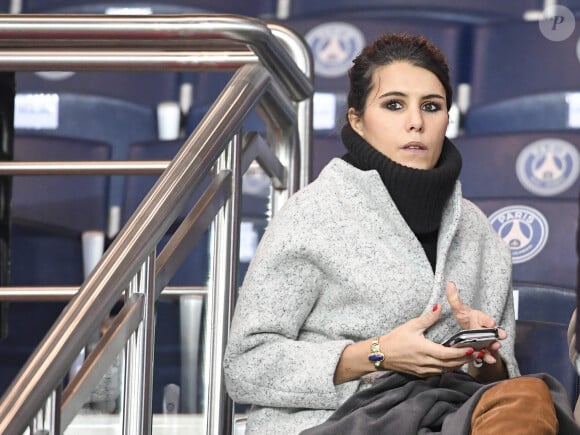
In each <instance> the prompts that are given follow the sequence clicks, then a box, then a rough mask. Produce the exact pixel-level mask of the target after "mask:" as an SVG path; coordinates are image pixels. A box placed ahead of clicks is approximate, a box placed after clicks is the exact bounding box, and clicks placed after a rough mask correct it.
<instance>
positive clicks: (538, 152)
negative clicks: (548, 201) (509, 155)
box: [516, 138, 580, 196]
mask: <svg viewBox="0 0 580 435" xmlns="http://www.w3.org/2000/svg"><path fill="white" fill-rule="evenodd" d="M579 167H580V157H579V155H578V150H577V149H576V147H575V146H574V145H573V144H571V143H569V142H566V141H564V140H561V139H556V138H545V139H540V140H537V141H535V142H532V143H530V144H529V145H527V146H526V147H525V148H524V149H523V150H522V151H521V152H520V154H519V155H518V158H517V160H516V174H517V177H518V180H519V181H520V183H521V184H522V186H524V188H525V189H527V190H528V191H530V192H532V193H534V194H536V195H540V196H554V195H558V194H560V193H562V192H564V191H566V190H567V189H569V188H570V187H572V186H573V185H574V183H575V182H576V179H577V178H578V173H579Z"/></svg>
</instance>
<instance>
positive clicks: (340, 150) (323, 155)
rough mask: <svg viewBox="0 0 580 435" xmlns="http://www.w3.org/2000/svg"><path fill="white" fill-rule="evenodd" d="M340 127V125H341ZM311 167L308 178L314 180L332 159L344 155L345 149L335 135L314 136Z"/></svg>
mask: <svg viewBox="0 0 580 435" xmlns="http://www.w3.org/2000/svg"><path fill="white" fill-rule="evenodd" d="M341 125H342V124H341ZM311 154H312V160H311V162H312V167H311V171H310V178H311V180H314V179H315V178H316V177H318V175H319V174H320V171H321V170H322V168H324V166H326V164H327V163H328V162H330V160H332V159H333V158H334V157H341V156H343V155H344V154H346V148H345V147H344V145H343V144H342V141H341V140H340V137H339V136H337V135H330V134H327V135H316V136H314V137H313V138H312V153H311Z"/></svg>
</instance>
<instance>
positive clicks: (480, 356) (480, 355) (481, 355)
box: [476, 350, 485, 358]
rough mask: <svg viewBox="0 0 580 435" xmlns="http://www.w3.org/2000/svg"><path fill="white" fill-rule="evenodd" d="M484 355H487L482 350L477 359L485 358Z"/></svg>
mask: <svg viewBox="0 0 580 435" xmlns="http://www.w3.org/2000/svg"><path fill="white" fill-rule="evenodd" d="M483 355H485V352H484V351H483V350H480V351H479V353H478V354H477V356H476V358H483Z"/></svg>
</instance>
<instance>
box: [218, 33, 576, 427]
mask: <svg viewBox="0 0 580 435" xmlns="http://www.w3.org/2000/svg"><path fill="white" fill-rule="evenodd" d="M349 77H350V83H351V88H350V92H349V96H348V105H349V109H348V113H347V123H346V125H345V127H344V128H343V130H342V140H343V143H344V145H345V146H346V148H347V150H348V152H347V154H346V155H345V156H343V158H342V159H338V158H336V159H333V160H332V161H331V162H330V163H329V164H328V165H327V166H326V167H325V168H324V170H323V171H322V172H321V174H320V175H319V177H318V178H317V179H316V180H315V181H314V182H312V183H311V184H310V185H309V186H307V187H306V188H304V189H303V190H301V191H300V192H298V193H296V194H295V195H294V196H293V197H292V198H290V200H289V201H288V202H287V203H286V205H285V206H284V207H283V209H282V210H281V211H280V212H278V214H277V215H276V218H275V219H274V220H273V221H272V223H271V224H270V226H269V228H268V229H267V231H266V233H265V235H264V237H263V239H262V241H261V243H260V245H259V247H258V249H257V251H256V255H255V257H254V259H253V261H252V263H251V265H250V268H249V270H248V272H247V275H246V278H245V281H244V284H243V287H242V288H241V290H240V294H239V299H238V302H237V306H236V312H235V315H234V320H233V324H232V329H231V335H230V341H229V343H228V348H227V351H226V356H225V366H224V367H225V376H226V385H227V388H228V392H229V394H230V395H231V396H232V398H233V399H234V400H235V401H237V402H240V403H250V404H252V405H253V406H252V409H251V411H250V414H249V417H248V423H247V433H250V434H254V433H255V434H278V433H279V434H297V433H300V432H301V431H304V430H306V429H311V428H313V429H311V430H312V432H311V433H367V431H368V433H374V432H376V431H377V428H380V429H382V430H383V431H384V433H390V432H392V431H393V429H395V430H397V432H398V433H401V434H406V433H417V432H419V429H421V430H427V429H428V430H434V431H437V432H439V431H441V432H442V433H454V434H459V433H466V434H467V433H469V431H470V430H472V431H473V433H476V430H475V428H477V427H478V425H479V426H484V427H489V428H490V429H491V430H496V429H497V427H496V426H494V425H495V423H494V424H490V420H491V421H492V422H495V420H496V419H495V417H494V414H493V412H492V411H493V409H494V408H495V402H494V400H496V399H497V397H498V396H501V397H502V398H503V397H506V391H505V387H504V390H501V391H500V392H499V393H498V394H496V395H495V396H493V397H491V398H489V400H488V401H485V406H482V407H481V408H482V409H479V410H478V409H475V410H474V408H475V407H476V404H477V403H484V398H485V395H484V392H485V391H486V389H489V391H490V392H493V390H494V388H491V386H493V385H494V384H489V383H490V382H494V381H499V380H502V379H505V378H508V377H512V378H513V377H517V376H518V375H519V370H518V366H517V362H516V359H515V357H514V341H513V339H514V331H515V320H514V309H513V299H512V287H511V257H510V252H509V249H508V248H507V246H506V245H505V244H504V242H503V241H502V240H500V239H499V237H498V236H497V235H496V233H495V232H494V231H493V229H492V228H491V226H490V224H489V222H488V220H487V218H486V216H485V215H484V214H483V213H482V212H481V211H480V210H479V209H478V208H476V207H475V206H474V205H473V204H472V203H470V202H469V201H467V200H465V199H463V198H462V196H461V187H460V185H459V183H458V181H457V179H458V176H459V172H460V169H461V157H460V155H459V153H458V151H457V150H456V149H455V147H454V146H453V144H452V143H451V142H450V141H449V140H447V139H446V138H445V130H446V128H447V124H448V110H449V108H450V106H451V101H452V89H451V86H450V84H449V83H450V81H449V72H448V67H447V64H446V62H445V59H444V57H443V55H442V54H441V53H440V52H439V51H438V50H437V49H436V48H435V47H434V46H432V44H431V43H430V42H429V41H427V40H425V39H424V38H422V37H414V36H405V35H396V34H389V35H384V36H382V37H380V38H379V39H378V40H376V41H375V42H373V43H372V44H370V45H369V46H368V47H367V48H365V49H364V50H363V52H362V53H361V54H360V55H359V56H358V57H357V58H356V59H355V60H354V65H353V67H352V68H351V70H350V72H349ZM496 325H501V328H500V329H499V339H500V341H501V344H500V341H494V342H493V343H492V344H491V345H489V346H488V348H486V349H484V350H478V351H475V350H474V349H473V348H454V347H445V346H443V345H441V344H440V343H442V342H443V341H444V340H445V339H446V338H447V337H448V336H450V335H452V334H453V333H455V332H457V331H458V330H459V329H466V328H477V329H479V328H487V327H495V326H496ZM500 348H501V349H500ZM461 368H463V369H464V371H467V372H468V373H469V375H467V374H465V373H464V372H463V371H461V370H458V369H461ZM443 373H445V374H443ZM447 379H449V380H450V382H447V381H446V380H447ZM521 379H524V380H525V384H522V385H516V386H514V388H510V390H517V391H529V392H530V393H531V394H533V396H534V400H533V401H532V402H533V403H532V404H526V407H525V411H526V415H525V419H523V420H526V421H527V422H529V423H530V424H532V425H533V426H530V427H534V428H538V430H539V431H538V432H530V431H527V432H523V433H555V432H554V428H555V427H557V424H558V423H557V421H556V417H555V411H554V405H553V403H552V400H551V398H550V391H549V388H548V385H547V384H546V382H544V381H543V380H541V379H537V378H521ZM447 383H451V384H453V385H455V384H457V385H460V386H459V387H457V388H455V390H457V391H451V392H452V393H453V394H455V393H457V394H460V395H462V396H461V397H462V398H461V399H458V398H457V397H456V396H454V397H453V399H450V400H447V399H443V398H442V394H440V393H441V392H443V390H445V392H447V391H448V390H449V388H442V384H445V385H447ZM504 383H505V384H506V385H509V382H504ZM464 386H466V387H465V388H464ZM407 387H408V388H411V389H412V390H413V391H417V389H416V387H417V388H419V390H421V391H426V392H427V396H421V397H420V398H419V401H418V402H417V400H416V399H417V397H415V395H414V394H415V393H412V394H408V391H407V390H404V389H405V388H407ZM556 388H557V386H556ZM451 390H453V389H451ZM403 391H407V392H405V393H404V394H408V397H407V396H401V393H402V392H403ZM369 392H370V393H369ZM371 393H372V395H371V397H372V398H377V399H378V398H380V399H381V400H382V399H385V402H384V403H379V402H376V403H377V404H378V405H380V406H379V408H377V409H379V411H378V413H377V411H376V409H375V410H374V411H373V410H370V407H367V408H365V406H362V405H364V404H368V403H370V402H369V396H368V394H371ZM432 393H435V400H438V401H443V400H447V402H449V403H447V404H446V405H445V407H444V408H445V409H446V410H445V411H444V412H442V413H440V415H438V416H437V417H436V418H431V417H432V415H431V414H433V412H432V409H439V408H433V402H430V403H427V402H423V401H422V400H423V398H425V397H426V398H427V401H429V400H431V399H433V396H429V394H432ZM365 394H367V396H365ZM429 397H430V398H429ZM538 397H544V400H540V399H538ZM413 398H415V399H414V400H415V402H414V405H413V406H415V407H414V408H412V410H410V409H409V408H405V406H407V405H409V404H410V403H411V402H410V401H408V400H407V399H409V400H413ZM393 399H394V402H396V403H392V402H393ZM458 400H459V401H460V402H461V403H463V402H465V403H464V404H463V406H461V408H460V409H459V410H460V411H461V412H452V411H455V410H456V409H457V408H458V406H459V405H461V403H460V404H459V405H457V403H456V402H457V401H458ZM418 403H419V404H420V405H419V406H420V408H419V411H418V409H417V408H416V406H417V404H418ZM568 407H569V405H568ZM356 409H363V414H364V416H363V417H359V416H358V414H357V413H356V412H354V411H355V410H356ZM490 410H491V412H492V413H490ZM335 411H336V412H335ZM566 412H567V413H566ZM430 413H431V414H430ZM564 413H565V414H566V416H567V418H568V419H571V413H570V410H567V411H565V412H564ZM333 414H334V415H333ZM448 414H450V415H451V416H452V418H446V417H447V415H448ZM368 415H370V416H372V417H373V418H372V419H371V418H368V417H366V416H368ZM401 415H403V416H404V417H402V418H401V417H400V416H401ZM331 416H332V417H331ZM408 416H412V418H409V417H408ZM415 416H418V417H419V418H415ZM542 416H545V417H542ZM379 417H381V418H383V419H382V420H381V419H377V418H379ZM428 417H429V418H428ZM329 418H330V419H329ZM472 418H473V421H471V420H472ZM327 420H328V421H327ZM371 420H372V421H373V422H378V424H377V425H376V426H372V425H369V424H367V423H371ZM445 420H447V421H448V422H451V423H453V425H454V426H453V428H452V429H449V428H450V427H451V426H450V425H451V423H449V424H447V426H446V424H445ZM503 420H505V418H504V419H503ZM325 421H326V423H324V424H322V423H323V422H325ZM518 423H520V424H521V422H519V421H518ZM567 423H569V422H568V421H567V422H566V424H567ZM361 424H362V425H363V426H361ZM572 424H573V423H572ZM318 425H320V426H318ZM365 425H366V426H365ZM458 425H460V426H461V427H458ZM317 426H318V427H317ZM371 426H372V427H371ZM472 426H473V428H472ZM542 427H545V428H546V429H545V431H544V430H543V429H542ZM355 428H356V429H355ZM446 430H447V432H445V431H446ZM306 433H310V432H309V431H307V432H306ZM378 433H382V432H381V431H378ZM425 433H429V432H425ZM477 433H485V431H480V432H477ZM488 433H493V432H488ZM496 433H497V432H496ZM508 433H518V432H509V429H508Z"/></svg>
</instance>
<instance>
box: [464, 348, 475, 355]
mask: <svg viewBox="0 0 580 435" xmlns="http://www.w3.org/2000/svg"><path fill="white" fill-rule="evenodd" d="M473 352H475V350H473V349H467V351H466V352H465V355H471V354H473Z"/></svg>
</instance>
